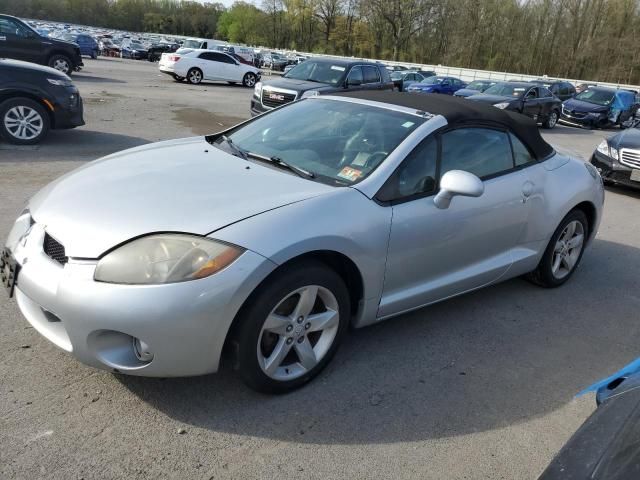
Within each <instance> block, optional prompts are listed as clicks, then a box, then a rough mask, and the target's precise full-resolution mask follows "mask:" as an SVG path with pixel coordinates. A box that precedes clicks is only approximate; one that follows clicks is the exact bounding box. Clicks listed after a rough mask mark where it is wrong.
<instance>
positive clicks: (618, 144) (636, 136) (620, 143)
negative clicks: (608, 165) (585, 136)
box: [609, 128, 640, 150]
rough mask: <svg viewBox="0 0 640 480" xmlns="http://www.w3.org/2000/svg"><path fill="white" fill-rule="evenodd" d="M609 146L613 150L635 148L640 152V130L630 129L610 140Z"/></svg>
mask: <svg viewBox="0 0 640 480" xmlns="http://www.w3.org/2000/svg"><path fill="white" fill-rule="evenodd" d="M609 145H611V146H612V147H613V148H617V149H620V148H633V149H635V150H640V130H638V129H637V128H628V129H626V130H623V131H622V132H620V133H618V134H616V135H614V136H613V137H611V138H609Z"/></svg>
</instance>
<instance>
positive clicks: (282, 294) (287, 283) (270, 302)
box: [234, 261, 351, 393]
mask: <svg viewBox="0 0 640 480" xmlns="http://www.w3.org/2000/svg"><path fill="white" fill-rule="evenodd" d="M308 285H318V286H320V287H323V288H326V289H327V290H329V291H330V292H331V293H332V294H333V296H334V297H335V299H336V300H337V302H338V313H339V324H338V329H337V333H336V335H335V337H334V338H333V343H332V344H331V346H330V348H329V349H328V350H327V352H326V353H325V354H324V356H323V357H322V358H321V359H320V361H319V362H318V363H317V364H316V365H315V366H314V367H313V368H311V369H309V370H308V371H306V372H305V373H303V374H302V375H301V376H298V377H297V378H293V379H291V380H276V379H274V378H272V377H270V376H268V375H267V374H266V373H265V372H264V371H263V369H262V367H261V366H260V363H259V362H260V361H259V359H258V348H257V347H258V345H259V343H258V341H259V339H260V333H261V330H262V327H263V325H264V323H265V320H266V319H267V317H268V316H269V314H270V313H271V312H272V311H273V310H274V309H275V308H276V306H278V305H279V304H281V303H282V302H283V300H284V299H286V298H287V297H288V296H289V295H290V294H291V293H292V292H294V291H295V290H297V289H299V288H302V287H305V286H308ZM350 312H351V307H350V300H349V293H348V291H347V287H346V285H345V283H344V281H343V280H342V278H341V277H340V276H339V275H338V274H337V273H336V272H335V271H333V270H331V269H330V268H328V267H327V266H325V265H324V264H322V263H320V262H317V261H303V262H299V263H295V264H292V265H290V266H285V267H283V268H282V269H281V270H279V271H278V272H276V273H275V274H274V275H272V276H271V277H270V278H269V279H268V280H267V281H265V282H264V283H263V284H262V285H260V287H258V288H257V289H256V291H255V292H254V293H253V294H252V295H251V297H250V298H249V299H248V300H247V302H246V303H245V306H244V307H243V308H242V310H241V311H240V313H239V316H238V318H237V319H236V322H238V323H237V329H236V331H235V332H236V333H235V336H234V338H235V341H236V342H237V344H238V350H237V352H238V368H239V373H240V376H241V377H242V379H243V381H244V382H245V383H246V384H247V385H248V386H249V387H251V388H252V389H254V390H257V391H259V392H264V393H286V392H289V391H292V390H295V389H296V388H299V387H301V386H302V385H304V384H305V383H307V382H308V381H309V380H311V379H312V378H314V377H315V376H316V375H318V373H320V371H322V369H323V368H324V367H325V366H326V365H327V364H328V363H329V361H330V360H331V358H332V357H333V355H334V354H335V352H336V350H337V349H338V347H339V345H340V342H341V341H342V339H343V338H344V335H345V334H346V331H347V327H348V324H349V319H350ZM294 334H295V333H292V334H286V335H294ZM294 347H295V345H294Z"/></svg>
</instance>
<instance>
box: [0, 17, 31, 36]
mask: <svg viewBox="0 0 640 480" xmlns="http://www.w3.org/2000/svg"><path fill="white" fill-rule="evenodd" d="M0 33H8V34H9V35H16V36H20V37H25V36H26V35H25V31H24V27H23V26H22V25H20V24H18V23H17V22H14V21H13V20H9V19H6V18H0Z"/></svg>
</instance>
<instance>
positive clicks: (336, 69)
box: [284, 60, 347, 85]
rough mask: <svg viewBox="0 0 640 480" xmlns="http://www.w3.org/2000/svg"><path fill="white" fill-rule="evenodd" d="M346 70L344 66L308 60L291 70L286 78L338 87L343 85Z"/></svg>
mask: <svg viewBox="0 0 640 480" xmlns="http://www.w3.org/2000/svg"><path fill="white" fill-rule="evenodd" d="M346 70H347V68H346V67H344V66H342V65H335V64H331V63H328V62H314V61H311V60H307V61H306V62H303V63H301V64H299V65H297V66H295V67H294V68H292V69H291V70H289V71H288V72H287V73H286V74H285V75H284V78H291V79H294V80H307V81H310V82H318V83H327V84H329V85H338V84H340V83H342V79H343V77H344V74H345V71H346Z"/></svg>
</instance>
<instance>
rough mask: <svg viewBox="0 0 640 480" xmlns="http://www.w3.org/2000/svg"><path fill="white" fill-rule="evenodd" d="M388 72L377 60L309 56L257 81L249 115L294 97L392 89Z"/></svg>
mask: <svg viewBox="0 0 640 480" xmlns="http://www.w3.org/2000/svg"><path fill="white" fill-rule="evenodd" d="M393 88H394V84H393V80H391V77H390V75H389V71H388V70H387V69H386V68H385V66H384V65H382V64H379V63H372V62H365V61H359V60H344V59H337V58H311V59H309V60H305V61H304V62H302V63H300V64H298V65H297V66H295V67H294V68H292V69H291V70H289V71H288V72H287V73H286V74H284V75H283V76H282V78H280V79H278V80H270V81H268V82H264V83H262V82H259V83H257V84H256V87H255V90H254V92H253V97H252V98H251V115H259V114H261V113H264V112H266V111H269V110H271V109H272V108H276V107H280V106H282V105H285V104H287V103H289V102H293V101H294V100H299V99H301V98H305V97H313V96H316V95H327V94H331V93H337V92H344V91H349V90H393Z"/></svg>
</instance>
